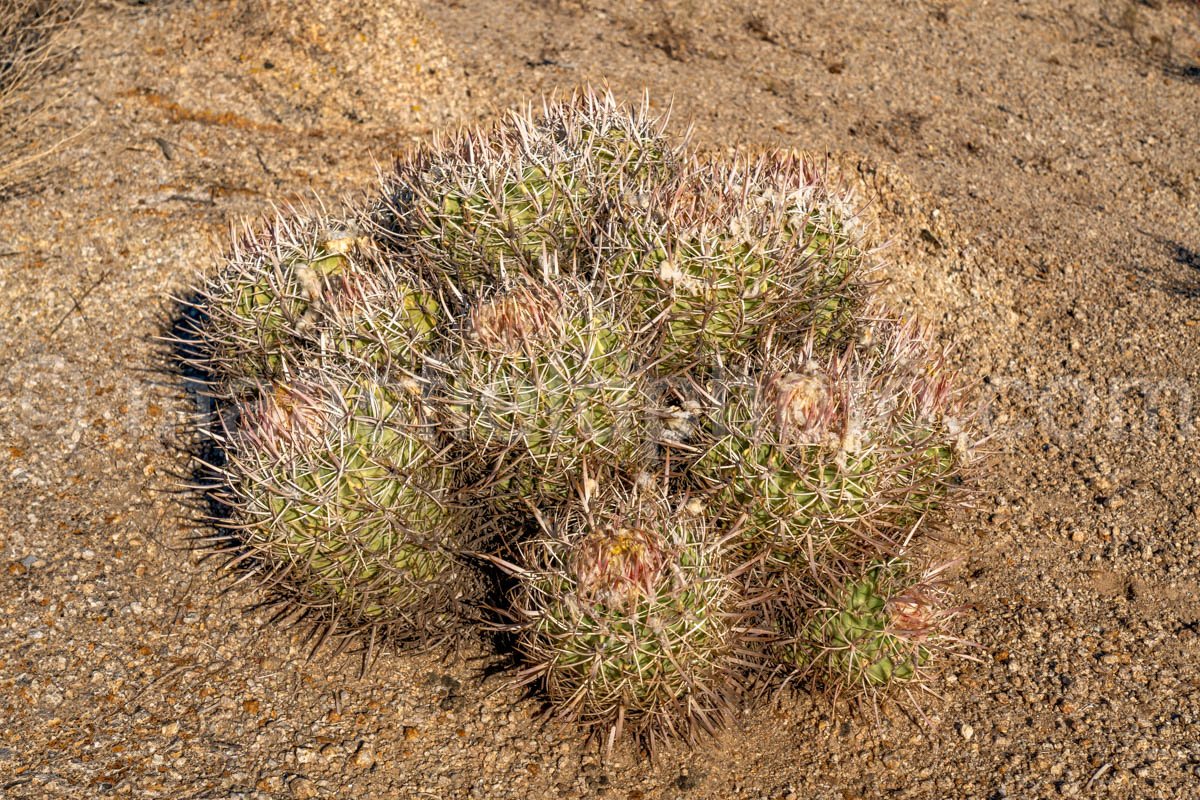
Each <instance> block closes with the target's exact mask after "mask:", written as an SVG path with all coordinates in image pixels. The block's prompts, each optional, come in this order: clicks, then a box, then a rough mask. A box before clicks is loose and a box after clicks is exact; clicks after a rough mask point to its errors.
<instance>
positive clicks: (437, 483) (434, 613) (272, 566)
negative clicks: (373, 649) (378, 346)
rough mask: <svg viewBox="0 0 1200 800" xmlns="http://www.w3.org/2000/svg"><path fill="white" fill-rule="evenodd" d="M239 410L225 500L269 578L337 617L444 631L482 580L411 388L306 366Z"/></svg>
mask: <svg viewBox="0 0 1200 800" xmlns="http://www.w3.org/2000/svg"><path fill="white" fill-rule="evenodd" d="M239 410H240V412H241V413H240V414H239V415H238V416H237V420H238V421H237V423H236V427H234V428H233V429H232V430H230V431H229V432H228V434H227V439H228V450H227V452H228V462H227V463H226V465H225V467H224V471H225V474H226V476H227V478H228V489H227V494H226V501H227V502H228V504H229V505H230V506H231V507H232V508H234V509H235V510H236V518H235V520H234V521H233V522H232V523H231V531H232V532H233V533H234V534H235V535H236V536H237V537H238V538H239V539H240V540H241V541H242V542H243V543H244V546H245V548H246V552H247V555H248V556H249V557H251V558H253V560H254V561H255V562H256V566H257V567H258V569H259V570H260V572H261V574H262V575H263V576H264V579H265V580H266V582H267V583H269V584H270V585H272V586H273V587H276V588H277V589H281V590H282V591H284V592H285V593H286V594H287V595H288V596H289V597H291V598H292V599H293V600H294V601H295V603H297V604H298V605H299V606H300V607H301V608H302V609H304V610H306V611H309V612H311V614H310V616H313V617H315V618H317V619H318V620H320V621H323V622H328V623H331V624H332V626H333V627H334V628H336V629H340V630H354V631H358V630H362V629H364V628H370V629H379V630H382V631H384V632H385V633H386V634H388V635H389V637H390V638H392V639H394V640H402V641H411V640H428V639H431V638H433V639H438V638H444V637H447V636H451V635H453V634H454V633H455V627H456V625H457V624H459V623H460V622H461V614H462V611H463V610H464V604H465V603H467V602H468V601H469V600H470V599H471V597H472V594H473V593H474V592H475V591H476V590H477V589H478V588H479V586H480V583H479V579H478V577H477V576H476V575H475V574H474V573H473V570H472V569H471V567H470V566H469V565H467V564H465V563H463V561H462V560H461V558H460V556H459V550H460V549H461V547H462V545H463V542H462V541H460V540H457V539H456V537H455V533H456V532H458V531H459V530H461V527H460V526H459V525H458V521H459V518H460V517H461V514H462V510H461V508H459V507H458V506H456V504H455V501H454V486H455V477H454V475H453V473H452V471H451V470H450V468H449V467H447V466H446V465H445V464H444V463H442V462H441V461H439V458H438V450H437V444H436V442H435V441H434V440H433V439H432V438H431V436H430V434H429V432H428V428H427V427H426V425H425V423H424V421H423V420H422V418H421V416H422V410H421V401H420V387H419V386H418V385H417V384H416V383H415V382H410V383H407V384H405V383H398V384H388V385H384V384H381V383H377V382H374V381H373V380H371V379H365V378H361V377H357V376H340V375H337V374H336V373H318V374H314V375H311V376H309V375H305V374H304V373H301V375H300V376H298V377H297V378H296V379H295V380H294V381H293V382H292V383H290V384H275V385H273V386H269V387H264V388H263V391H262V392H261V393H260V394H259V395H258V396H257V397H256V398H255V399H253V400H252V401H249V402H247V403H244V404H243V405H242V406H241V407H240V409H239Z"/></svg>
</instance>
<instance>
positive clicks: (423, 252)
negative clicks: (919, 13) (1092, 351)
mask: <svg viewBox="0 0 1200 800" xmlns="http://www.w3.org/2000/svg"><path fill="white" fill-rule="evenodd" d="M862 208H863V203H862V202H861V201H860V199H859V197H858V195H856V193H855V192H854V191H853V190H852V189H851V188H850V187H849V186H848V185H846V183H845V182H843V181H842V180H841V179H839V178H838V177H837V176H836V175H834V174H833V173H832V172H831V171H830V170H829V169H827V165H826V164H824V163H821V162H817V161H814V160H812V159H809V158H806V157H804V156H801V155H797V154H795V153H783V152H775V153H765V154H760V155H735V156H733V157H724V156H722V157H717V156H714V155H712V154H698V153H696V152H695V151H694V150H693V149H692V148H691V147H690V146H689V144H688V143H687V142H686V140H683V139H679V138H676V137H673V136H672V135H670V133H669V132H668V130H667V126H666V124H665V122H664V121H663V120H662V119H661V118H660V117H659V116H657V115H656V114H654V113H653V112H652V111H651V109H650V105H649V103H648V102H647V101H643V103H642V104H641V105H639V106H635V107H629V106H625V105H623V104H621V103H618V102H617V101H616V100H614V99H613V98H612V97H611V96H610V95H608V94H596V93H583V94H580V95H577V96H575V97H572V98H569V99H567V100H565V101H555V102H547V103H545V104H544V105H543V106H542V107H541V108H540V109H534V108H527V109H524V110H522V111H519V112H515V113H513V114H510V115H508V116H507V117H505V118H504V119H503V120H501V121H499V122H497V123H495V124H494V125H491V126H488V127H485V128H482V129H478V130H471V131H463V132H458V133H454V134H450V135H447V136H445V137H443V138H440V139H435V140H434V141H432V142H431V143H429V144H427V145H424V146H422V147H419V148H417V149H416V150H415V151H414V152H412V153H410V154H408V155H405V156H402V157H401V158H400V159H399V161H398V162H397V164H396V165H395V168H394V169H392V170H391V171H390V172H389V173H388V174H387V175H386V176H385V178H384V180H383V181H382V184H381V186H380V187H378V189H377V191H376V192H375V194H374V195H373V196H372V197H370V198H369V199H368V200H366V201H365V202H363V203H361V204H359V205H357V206H351V207H349V208H347V209H346V210H344V211H343V212H339V214H338V215H337V217H336V218H327V217H325V216H322V215H305V214H300V213H290V214H286V215H283V216H282V217H280V218H278V219H276V220H274V221H272V222H270V223H269V224H267V225H265V226H264V227H263V228H262V229H261V230H260V231H258V232H256V233H252V234H246V235H245V236H243V237H242V238H241V239H240V240H239V242H238V244H237V245H236V246H235V247H234V248H233V249H232V250H231V252H230V254H229V257H228V259H227V263H226V265H225V267H224V268H223V269H222V270H221V271H220V272H219V273H218V274H217V275H216V276H215V277H213V278H211V279H209V280H207V281H206V282H205V288H204V289H203V290H202V291H201V292H200V293H199V295H198V300H197V302H196V308H195V311H196V313H195V314H194V318H195V322H194V323H193V327H192V333H194V335H195V337H196V339H198V342H197V344H196V346H195V347H194V348H192V349H191V350H189V352H191V353H193V354H194V357H193V359H192V361H193V366H200V367H202V368H203V369H205V370H207V372H208V373H209V374H210V375H211V377H212V381H213V386H214V393H215V394H216V395H217V397H218V399H219V400H220V402H222V403H223V407H222V413H221V414H220V415H218V417H217V418H218V419H219V420H222V421H223V425H224V428H223V430H222V431H221V432H219V435H218V440H219V443H220V445H221V447H222V449H223V451H224V453H223V459H224V461H223V464H224V466H223V467H221V479H222V480H221V483H222V489H221V499H222V501H223V502H224V503H225V506H226V508H227V510H228V512H229V515H228V519H226V520H225V521H224V522H223V524H224V525H225V527H226V530H227V536H226V540H230V539H231V540H233V547H234V551H235V553H234V560H235V561H236V562H238V563H239V564H242V565H244V566H248V567H249V568H250V569H252V570H253V571H254V572H255V573H256V574H258V575H260V576H262V578H263V580H264V581H265V582H266V583H268V584H269V586H270V587H272V589H273V590H274V591H275V592H276V594H279V595H282V596H286V597H290V598H291V599H292V602H293V604H295V605H296V606H298V607H299V608H300V609H301V610H302V611H306V612H307V613H309V614H312V615H315V616H316V617H317V618H319V619H322V620H325V621H327V622H330V623H331V624H333V625H334V627H336V628H337V629H338V630H341V631H343V632H345V633H347V634H356V633H357V632H360V631H364V630H367V631H370V632H372V635H375V634H380V635H382V639H381V641H392V642H402V643H403V642H412V641H430V640H439V639H444V638H448V637H451V636H454V635H457V634H459V633H461V632H463V631H465V630H470V629H471V628H472V626H477V625H479V624H481V623H482V625H483V626H484V627H488V626H490V627H491V628H492V629H495V628H497V627H499V628H502V629H504V630H506V631H508V632H509V633H510V634H511V636H510V637H508V639H507V640H506V641H511V642H512V643H514V645H515V648H516V650H517V655H518V656H519V658H520V659H522V660H523V661H524V663H525V666H524V668H523V670H522V671H520V672H519V673H518V674H517V677H516V680H518V681H521V682H524V683H526V684H531V685H533V686H536V687H538V689H539V691H540V692H541V693H542V695H543V697H544V699H545V701H546V702H547V704H548V705H549V707H550V709H551V710H552V711H554V712H555V713H556V714H557V715H558V716H559V717H562V718H566V719H571V720H576V721H578V722H580V723H581V724H582V725H583V726H585V727H586V728H588V729H589V730H591V731H593V732H595V733H597V734H598V735H599V736H600V738H602V739H604V740H605V741H606V742H607V744H608V745H609V746H611V745H612V744H614V743H615V742H616V740H617V739H618V738H619V737H620V735H621V734H622V732H628V733H630V734H632V735H633V737H635V738H637V739H639V740H640V741H642V742H645V743H647V744H655V743H659V742H661V741H663V740H666V739H670V738H683V739H686V740H688V741H695V740H696V739H697V738H698V737H699V735H700V734H702V733H709V732H713V731H715V730H717V729H719V728H720V727H722V726H723V725H725V724H726V723H727V722H728V721H729V719H730V718H731V714H730V712H731V710H732V709H733V708H735V707H736V706H737V703H738V702H739V700H740V697H741V695H740V693H739V691H738V690H737V687H738V686H742V685H746V684H747V683H752V682H755V681H770V680H774V679H777V678H779V676H788V675H790V676H796V675H803V676H807V677H808V678H809V679H810V683H811V685H814V686H818V687H826V688H834V689H836V690H837V691H838V692H839V693H842V694H847V693H849V694H856V695H859V696H870V697H877V696H879V695H880V693H882V692H884V691H887V690H893V689H894V690H895V691H898V692H900V693H904V692H905V691H909V690H910V689H912V688H915V687H918V686H922V685H924V681H925V680H926V679H927V677H928V676H931V675H932V674H934V672H933V668H934V667H935V666H936V662H937V660H938V658H939V656H940V655H941V654H943V653H946V652H952V651H953V650H954V648H953V647H949V646H947V643H949V642H952V641H953V637H952V636H951V635H950V633H949V628H948V626H947V622H948V620H949V619H950V618H951V617H952V616H953V614H952V613H951V612H950V611H948V610H947V609H946V608H945V603H944V598H943V588H942V584H941V583H940V582H938V581H934V580H932V579H931V576H930V574H929V573H927V572H926V571H923V570H921V569H918V568H917V567H915V566H913V565H914V564H918V563H922V561H921V560H922V559H923V558H924V557H925V556H924V554H923V552H922V540H923V539H924V538H925V537H923V533H924V532H925V531H926V530H927V529H928V528H929V526H930V524H931V521H933V520H936V518H938V517H939V516H942V515H943V514H944V513H945V511H947V510H948V509H952V508H953V507H954V506H955V505H956V502H957V500H958V498H959V497H960V496H961V495H960V492H959V489H960V485H961V484H962V482H963V476H964V474H965V473H966V472H967V471H968V467H970V466H971V465H972V463H973V457H972V451H973V444H974V442H975V440H976V435H975V433H974V431H973V429H972V424H971V423H972V419H973V416H972V413H971V410H970V402H969V397H968V395H967V393H966V392H965V390H964V388H963V381H962V380H961V379H960V378H959V377H958V376H957V375H956V374H955V372H954V370H953V369H952V368H951V366H950V358H949V356H948V354H947V352H946V351H945V350H944V348H942V347H941V346H940V345H939V344H938V343H937V342H936V340H935V338H934V337H933V335H932V334H931V332H930V331H929V330H928V328H926V327H925V326H923V325H921V324H919V323H917V322H912V321H902V320H900V319H899V318H898V317H897V315H895V314H894V313H892V312H891V311H890V310H889V309H887V308H886V307H885V306H884V305H882V304H881V302H880V301H879V300H878V299H877V298H876V296H875V288H876V284H877V282H878V275H879V274H880V271H879V269H878V267H879V266H880V264H879V262H880V259H881V258H882V254H881V253H880V252H878V251H876V250H875V249H873V247H872V245H871V242H873V241H876V240H877V239H878V238H879V237H877V236H876V235H874V234H873V232H872V231H871V229H870V224H871V222H870V220H869V219H868V218H867V217H866V216H865V215H864V214H863V213H862ZM489 590H490V591H491V594H490V595H487V596H485V593H486V592H487V591H489ZM488 609H490V611H488V612H486V613H492V612H495V613H496V614H497V616H495V617H492V618H490V619H481V615H484V614H485V610H488Z"/></svg>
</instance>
